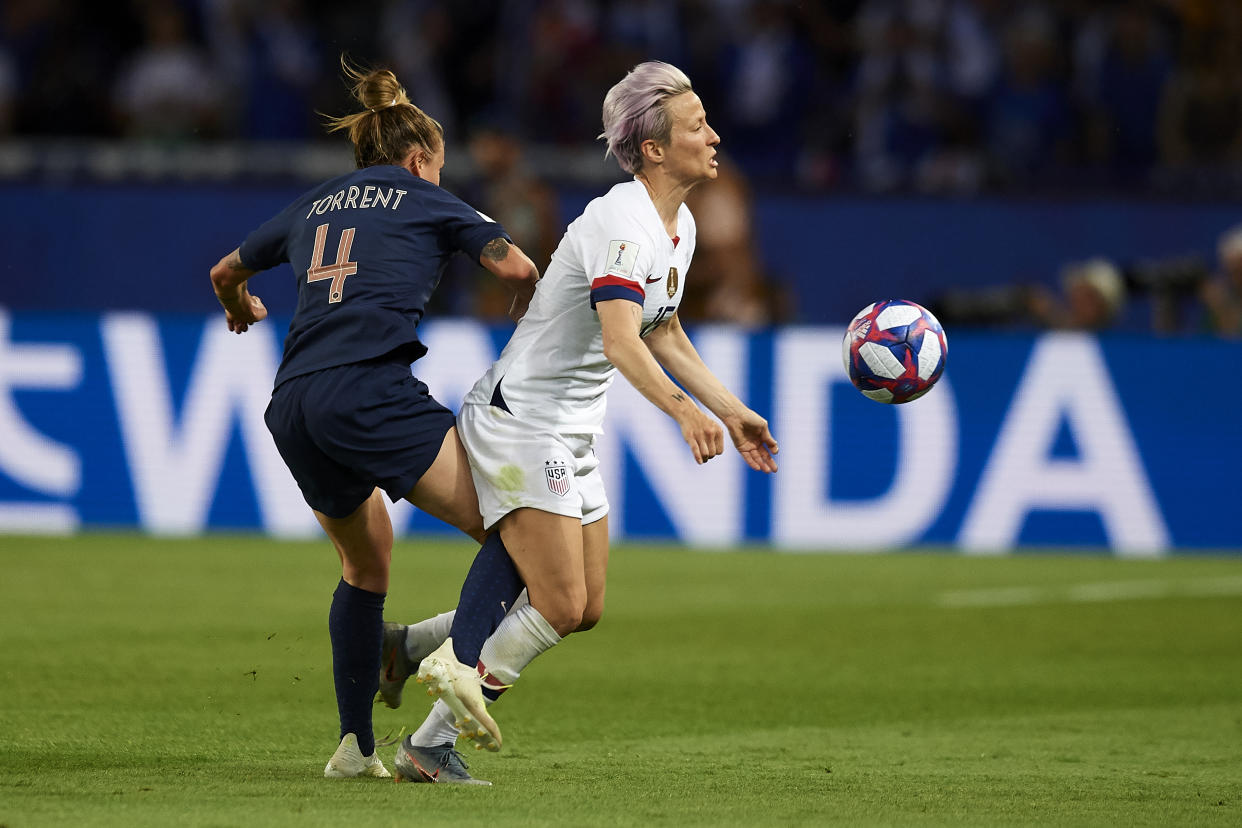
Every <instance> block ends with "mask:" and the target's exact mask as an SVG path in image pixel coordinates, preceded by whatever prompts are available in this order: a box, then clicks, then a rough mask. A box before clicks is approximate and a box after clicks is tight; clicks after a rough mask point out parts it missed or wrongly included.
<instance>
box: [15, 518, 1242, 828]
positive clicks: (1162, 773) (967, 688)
mask: <svg viewBox="0 0 1242 828" xmlns="http://www.w3.org/2000/svg"><path fill="white" fill-rule="evenodd" d="M472 551H473V550H472V548H471V546H470V545H469V544H468V543H465V542H456V541H452V540H444V539H431V540H418V539H409V540H405V541H402V542H400V543H399V544H398V547H397V549H396V550H395V553H394V578H393V583H394V586H393V590H392V592H391V593H390V595H389V599H388V612H387V615H388V617H390V618H394V619H397V620H403V621H412V620H416V619H418V618H421V617H423V616H425V615H427V614H430V613H432V612H437V611H441V610H444V609H447V608H449V607H451V606H452V604H453V603H454V602H455V598H456V591H457V588H458V586H459V585H460V581H461V578H462V576H463V575H464V573H465V570H466V568H467V566H468V565H469V561H470V558H471V555H472ZM0 564H2V565H3V576H0V637H2V640H3V647H2V648H0V652H2V657H0V743H2V744H3V749H0V826H4V828H25V826H39V825H47V826H53V825H54V826H65V825H159V826H166V825H201V826H225V825H238V826H267V825H298V826H306V825H333V826H340V825H352V824H358V825H374V826H385V825H394V826H395V825H402V826H408V825H471V824H474V825H487V826H496V825H642V826H652V825H668V826H680V825H713V826H727V825H728V826H731V825H746V826H752V825H822V824H843V825H987V826H991V825H1022V824H1027V825H1043V824H1046V825H1125V826H1138V825H1161V826H1163V825H1239V824H1242V558H1239V557H1233V558H1230V557H1215V558H1212V557H1202V558H1190V557H1175V558H1172V559H1166V560H1160V561H1124V560H1115V559H1109V558H1101V557H1093V556H1087V555H1059V556H1057V555H1050V554H1039V555H1023V556H1016V557H1006V558H986V559H980V558H968V557H962V556H955V555H949V554H893V555H774V554H769V553H766V552H762V551H756V550H750V551H742V552H739V553H736V554H715V553H710V552H694V551H689V550H685V549H681V548H677V547H656V546H625V547H619V548H617V549H615V550H614V551H613V555H612V572H611V577H610V584H609V595H608V610H607V612H606V613H605V618H604V621H603V623H602V624H601V625H600V627H599V628H597V629H596V630H594V631H592V632H590V633H586V634H583V635H579V636H575V637H571V638H570V639H568V640H567V641H566V642H564V643H563V644H562V645H561V646H559V647H557V648H556V649H555V650H553V651H552V652H550V653H548V654H547V655H546V656H544V657H542V658H541V659H539V660H538V661H536V662H535V663H534V664H532V665H531V666H530V667H529V668H528V669H527V671H526V673H525V674H524V675H523V677H522V680H521V682H520V683H519V684H518V686H517V687H516V688H515V689H514V690H512V691H510V692H509V693H508V694H507V695H506V696H505V698H504V699H503V700H502V701H501V702H500V703H499V704H498V705H496V707H495V708H493V712H494V713H495V715H496V717H497V719H498V721H499V722H500V724H501V727H502V728H503V729H504V734H505V749H504V750H503V751H502V752H500V753H498V754H484V755H481V754H478V753H476V752H474V751H469V752H468V756H467V759H468V761H470V763H471V771H472V772H474V773H475V774H476V775H478V776H481V777H483V778H487V779H491V780H492V781H493V782H494V787H492V788H483V789H479V788H470V789H463V788H457V787H452V786H431V785H394V784H391V783H389V782H386V781H382V780H346V781H329V780H325V779H323V778H322V771H323V765H324V763H325V762H326V761H327V758H328V756H329V755H330V754H331V753H332V751H333V749H334V747H335V744H336V737H337V734H336V712H335V706H334V702H333V697H332V685H331V670H330V668H329V651H328V641H327V631H326V618H327V611H328V602H329V598H330V594H331V592H332V589H333V588H334V586H335V583H336V578H337V573H338V571H339V570H338V568H337V564H336V559H335V555H334V553H333V552H332V550H331V547H330V546H329V545H328V544H327V543H326V541H325V542H306V543H294V542H276V541H270V540H266V539H262V538H256V537H233V536H209V537H206V538H199V539H192V540H161V539H152V538H146V537H140V536H134V535H121V534H117V535H106V534H99V535H83V536H80V537H76V538H26V537H14V536H0ZM410 689H411V692H410V693H408V694H407V701H406V705H405V707H403V708H402V709H401V710H397V711H390V710H387V709H385V708H377V709H376V730H377V732H378V733H379V734H380V735H383V734H384V733H385V732H386V731H388V730H390V729H391V730H397V729H399V728H401V727H402V726H404V727H405V728H407V729H412V728H413V727H415V726H417V724H418V723H419V722H420V721H421V719H422V716H423V714H424V713H425V711H426V709H427V706H428V703H429V701H428V699H427V698H426V696H424V695H422V694H421V693H417V692H414V691H416V690H417V686H416V685H411V688H410ZM382 750H383V753H382V754H381V755H382V756H383V759H384V761H385V763H386V764H388V765H389V766H390V767H391V755H392V748H383V749H382Z"/></svg>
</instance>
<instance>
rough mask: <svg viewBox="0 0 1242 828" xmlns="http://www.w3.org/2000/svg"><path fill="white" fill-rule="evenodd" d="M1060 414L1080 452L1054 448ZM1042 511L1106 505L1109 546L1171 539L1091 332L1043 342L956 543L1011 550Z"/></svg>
mask: <svg viewBox="0 0 1242 828" xmlns="http://www.w3.org/2000/svg"><path fill="white" fill-rule="evenodd" d="M1062 419H1064V421H1065V422H1066V424H1067V425H1068V426H1069V429H1070V431H1071V433H1072V435H1073V438H1074V442H1075V444H1076V445H1077V447H1078V455H1079V456H1078V457H1077V458H1057V457H1052V456H1050V454H1049V452H1050V451H1051V449H1052V446H1053V443H1054V441H1055V440H1056V437H1057V432H1058V430H1059V427H1060V424H1061V422H1062ZM1036 509H1059V510H1075V511H1093V512H1097V513H1099V515H1100V518H1101V519H1102V520H1103V523H1104V530H1105V533H1106V534H1107V536H1108V540H1109V544H1110V545H1112V546H1113V547H1114V548H1115V549H1117V550H1118V552H1119V553H1121V554H1123V555H1132V556H1143V557H1151V556H1156V555H1159V554H1160V553H1161V552H1163V551H1164V550H1166V549H1167V548H1168V547H1169V533H1168V530H1167V528H1166V527H1165V524H1164V519H1163V517H1162V516H1161V514H1160V508H1159V506H1158V505H1157V503H1156V499H1155V497H1154V495H1153V494H1152V490H1151V485H1150V483H1149V482H1148V480H1147V475H1146V474H1145V472H1144V470H1143V464H1142V462H1141V460H1140V459H1139V454H1138V450H1137V448H1136V447H1135V445H1134V438H1133V435H1132V434H1131V433H1130V429H1129V425H1128V424H1127V422H1126V418H1125V414H1124V413H1123V411H1122V409H1121V405H1120V403H1119V401H1118V399H1117V393H1116V391H1115V390H1114V388H1113V383H1112V379H1111V378H1110V377H1109V374H1108V368H1107V366H1106V365H1105V364H1104V357H1103V354H1101V353H1100V346H1099V343H1098V342H1096V340H1095V339H1093V338H1092V337H1090V336H1087V335H1085V334H1048V335H1046V336H1043V337H1041V338H1040V339H1038V340H1037V341H1036V343H1035V348H1034V350H1033V351H1032V353H1031V357H1030V360H1029V362H1028V363H1027V367H1026V371H1025V372H1024V374H1023V376H1022V380H1021V382H1020V384H1019V386H1018V390H1017V392H1016V393H1015V395H1014V398H1013V402H1012V403H1011V404H1010V407H1009V412H1008V414H1006V416H1005V421H1004V423H1003V424H1002V426H1001V430H1000V435H999V436H998V437H997V440H996V446H995V447H994V448H993V450H992V456H991V459H990V460H989V461H988V464H987V466H986V468H985V469H984V471H983V476H982V478H981V479H980V481H979V485H978V487H977V488H976V490H975V498H974V501H973V502H972V503H971V505H970V508H969V510H968V511H967V513H966V518H965V520H964V521H963V523H962V529H961V534H960V536H959V542H960V543H961V545H962V546H963V547H964V548H965V550H966V551H967V552H971V553H974V554H988V553H998V552H1001V551H1003V550H1006V549H1009V548H1011V547H1013V546H1015V545H1016V544H1017V542H1018V535H1019V533H1020V532H1021V530H1022V524H1023V522H1024V521H1025V519H1026V516H1027V515H1028V514H1029V513H1030V512H1031V511H1033V510H1036Z"/></svg>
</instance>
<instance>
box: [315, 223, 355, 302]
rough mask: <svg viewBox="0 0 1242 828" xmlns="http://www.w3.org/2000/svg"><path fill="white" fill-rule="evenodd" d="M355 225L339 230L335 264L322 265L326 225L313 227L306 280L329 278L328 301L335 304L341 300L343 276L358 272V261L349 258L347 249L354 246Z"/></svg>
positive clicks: (326, 231)
mask: <svg viewBox="0 0 1242 828" xmlns="http://www.w3.org/2000/svg"><path fill="white" fill-rule="evenodd" d="M357 229H358V228H356V227H346V228H345V229H344V230H342V231H341V243H340V244H339V245H337V248H336V264H331V265H328V266H327V267H324V264H323V246H324V244H325V243H326V242H327V240H328V225H326V224H321V225H319V226H318V227H316V228H315V252H314V253H312V254H311V266H310V270H308V271H306V281H307V283H308V284H309V283H310V282H320V281H323V280H324V279H331V280H332V284H331V285H329V286H328V302H329V303H331V304H335V303H336V302H339V301H341V292H342V290H344V288H345V277H346V276H353V275H354V274H355V273H357V272H358V263H357V262H351V261H350V260H349V249H350V248H351V247H353V246H354V231H355V230H357Z"/></svg>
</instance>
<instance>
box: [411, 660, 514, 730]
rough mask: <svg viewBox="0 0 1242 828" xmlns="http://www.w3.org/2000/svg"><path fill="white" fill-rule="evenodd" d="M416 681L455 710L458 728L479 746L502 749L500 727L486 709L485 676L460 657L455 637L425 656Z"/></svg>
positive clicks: (431, 694)
mask: <svg viewBox="0 0 1242 828" xmlns="http://www.w3.org/2000/svg"><path fill="white" fill-rule="evenodd" d="M415 680H416V681H417V682H418V683H419V684H424V685H426V686H427V695H429V696H439V697H440V698H442V699H444V703H445V704H447V705H448V707H449V710H452V711H453V716H454V717H455V719H456V721H455V722H454V724H455V725H456V726H457V729H458V730H460V731H461V735H463V736H465V737H466V738H467V739H469V740H470V741H472V742H474V746H475V748H476V749H481V750H491V751H496V750H500V727H499V725H497V724H496V720H495V719H493V718H492V717H491V715H490V714H489V713H488V712H487V702H486V701H485V700H484V699H483V679H482V678H481V677H480V676H479V672H478V670H477V669H475V668H474V667H467V666H466V665H465V664H462V663H461V662H460V661H458V660H457V655H456V653H454V652H453V639H452V638H446V639H445V640H444V643H443V644H441V645H440V648H439V649H438V650H436V651H435V652H434V653H432V654H431V655H429V656H426V657H424V658H423V660H422V663H421V664H419V666H418V677H417V678H416V679H415Z"/></svg>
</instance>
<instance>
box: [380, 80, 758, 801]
mask: <svg viewBox="0 0 1242 828" xmlns="http://www.w3.org/2000/svg"><path fill="white" fill-rule="evenodd" d="M603 122H604V134H603V135H602V136H601V137H603V138H606V139H607V141H608V150H609V152H611V153H612V154H613V155H615V156H616V157H617V160H618V162H619V163H620V164H621V166H622V168H623V169H625V170H626V171H627V172H629V173H632V174H633V175H634V178H633V180H631V181H627V182H624V183H622V184H618V185H616V186H615V187H613V188H612V189H611V190H610V191H609V192H608V193H607V194H605V195H604V196H601V197H600V198H597V199H595V200H594V201H592V202H591V203H590V204H589V205H588V206H587V208H586V210H585V211H584V212H583V214H582V215H581V216H580V217H578V218H577V219H576V220H575V221H574V222H573V223H572V224H570V226H569V228H568V230H567V231H566V232H565V236H564V238H563V239H562V241H561V243H560V246H559V247H558V248H557V250H556V253H555V254H554V255H553V256H552V261H551V263H550V264H549V265H548V267H547V269H546V272H545V274H544V278H543V281H542V282H541V283H540V287H539V291H538V293H537V294H536V295H535V297H534V298H533V300H532V301H531V304H530V310H529V312H528V313H527V314H526V315H525V316H524V317H523V318H522V320H521V321H520V322H519V323H518V326H517V330H516V331H514V333H513V336H512V338H511V339H510V340H509V343H508V345H506V346H505V349H504V352H503V353H502V354H501V355H500V358H499V359H498V360H497V361H496V362H495V364H493V366H492V368H491V370H490V371H488V372H487V374H485V375H484V376H483V378H482V379H480V380H479V381H478V382H477V383H476V384H475V386H474V388H473V389H472V390H471V391H470V393H469V394H467V395H466V399H465V402H464V404H463V405H462V408H461V411H460V413H459V414H458V420H457V423H458V431H459V433H460V435H461V438H462V441H463V443H464V444H465V446H466V450H467V453H468V455H469V458H470V465H471V470H472V473H473V475H474V482H475V487H476V489H477V491H478V496H479V504H480V508H481V509H482V512H483V523H484V526H486V527H487V528H488V529H489V530H491V529H495V530H496V534H499V535H500V537H501V538H502V539H503V544H504V547H505V548H506V549H507V550H508V554H509V556H511V557H512V560H513V562H514V563H516V565H517V570H518V571H519V572H520V573H521V577H522V579H523V580H524V581H525V585H526V587H527V590H528V597H529V603H526V604H523V603H520V602H519V604H518V605H517V606H516V607H515V606H514V600H515V598H517V597H518V596H517V592H518V591H520V587H521V584H516V587H517V589H516V590H515V591H514V592H513V593H512V594H510V595H499V596H498V595H496V594H495V590H494V585H495V584H496V583H497V582H498V579H497V578H495V577H493V578H491V583H490V584H486V583H485V584H483V585H482V587H477V586H476V585H475V584H474V583H473V581H474V579H475V577H476V575H480V576H481V575H482V574H483V573H484V572H485V571H486V570H487V569H488V568H489V567H492V566H495V560H494V559H493V560H492V561H491V562H489V563H488V564H487V565H486V566H481V565H480V561H479V560H476V562H475V565H474V567H472V568H471V572H470V575H469V576H467V580H466V584H465V585H464V586H463V588H462V602H461V603H459V604H458V607H457V611H456V613H455V615H454V617H453V619H452V627H451V631H450V632H451V635H450V637H449V638H448V639H447V640H446V641H445V642H444V644H443V645H442V646H441V647H440V648H438V649H437V650H435V652H431V653H427V652H426V646H425V643H424V644H423V645H422V646H417V645H415V643H414V642H413V639H414V638H421V639H422V640H423V641H424V642H425V641H426V639H427V638H428V636H426V635H423V634H422V633H421V632H420V630H419V628H420V627H422V626H423V625H427V624H431V625H432V626H435V625H436V623H437V621H439V619H429V621H427V622H423V624H422V625H414V626H413V627H411V628H409V630H408V631H407V630H406V629H405V628H402V627H399V626H397V625H389V626H388V627H386V629H385V635H384V656H385V664H388V663H390V662H391V661H394V660H400V659H405V660H406V661H407V663H406V665H405V667H404V668H403V670H404V672H412V671H413V669H414V661H415V659H417V660H418V661H419V662H420V663H419V666H418V668H417V669H418V680H419V681H421V682H424V683H426V684H428V685H429V686H431V687H432V688H433V689H434V690H435V691H436V692H439V693H441V694H442V699H443V701H444V702H445V703H446V704H447V705H448V707H449V708H452V706H453V704H454V699H453V698H452V697H453V694H454V693H455V692H456V690H457V688H458V687H462V688H463V689H469V688H470V682H469V681H467V680H466V679H465V678H464V676H465V675H466V674H469V675H470V676H474V675H475V670H473V669H471V668H473V667H475V665H476V664H477V665H478V666H477V670H478V673H480V674H483V675H484V680H485V681H486V682H487V683H489V684H491V686H492V690H491V691H490V693H489V696H490V697H494V696H495V694H496V692H497V691H499V690H500V689H502V688H503V687H504V686H507V685H509V684H512V683H513V681H514V680H516V678H517V676H518V673H519V672H520V671H521V670H522V668H524V667H525V666H526V664H527V663H529V662H530V660H531V659H533V658H534V657H535V656H536V655H538V654H539V653H540V652H542V651H544V650H546V649H548V648H549V647H551V646H553V645H554V644H556V643H557V642H558V641H559V640H560V639H561V637H563V636H565V635H568V634H569V633H571V632H575V631H582V630H587V629H590V628H591V627H592V626H594V625H595V623H596V622H597V621H598V620H599V618H600V616H601V614H602V613H603V607H604V587H605V575H606V573H607V568H608V520H607V514H608V500H607V497H606V495H605V492H604V486H603V481H602V478H601V477H600V473H599V461H598V459H597V458H596V457H595V452H594V451H593V445H594V441H595V435H596V434H597V433H599V431H600V430H601V426H602V424H603V419H604V404H605V394H606V392H607V390H608V387H609V385H610V384H611V383H612V381H613V379H614V377H615V374H616V373H617V372H618V371H620V373H621V374H622V375H623V376H625V378H626V379H628V380H629V381H630V383H631V384H632V385H633V386H634V387H635V388H636V389H637V390H638V391H639V392H640V393H642V395H643V396H644V397H646V398H647V399H648V400H649V401H650V402H651V403H652V404H653V405H654V406H656V407H657V408H659V409H660V410H661V411H663V412H664V413H665V414H667V415H669V416H670V417H672V418H673V419H674V420H675V421H676V423H677V424H678V426H679V427H680V428H681V433H682V436H683V438H684V439H685V441H686V443H687V445H688V447H689V449H690V451H691V452H692V453H693V455H694V458H695V460H696V461H698V462H700V463H703V462H706V461H708V460H710V459H711V458H713V457H715V456H717V455H719V454H721V453H722V452H723V451H724V434H725V432H726V431H727V433H728V435H729V437H730V439H731V440H732V442H733V445H734V447H735V448H736V449H737V451H738V452H739V454H740V455H741V456H742V458H743V459H744V460H745V461H746V463H747V464H748V465H749V466H750V467H751V468H753V469H755V470H757V471H762V472H769V473H770V472H775V471H776V461H775V458H774V457H773V455H774V454H776V452H777V444H776V440H775V439H774V438H773V437H772V434H771V433H770V432H769V430H768V424H767V421H766V420H764V419H763V418H762V417H761V416H759V415H758V414H756V413H755V412H754V411H752V410H750V409H749V408H747V407H746V406H745V405H744V404H743V403H742V402H741V400H739V399H738V398H737V397H736V396H734V395H733V394H732V393H731V392H730V391H729V390H728V389H727V388H725V386H724V385H723V384H722V383H721V382H720V380H719V379H717V378H716V376H715V375H714V374H713V373H712V372H711V370H710V369H709V368H708V367H707V366H706V365H705V364H704V363H703V360H702V359H701V358H700V357H699V355H698V352H697V351H696V350H695V348H694V346H693V344H691V342H690V339H689V338H688V337H687V336H686V333H685V331H684V330H683V329H682V326H681V322H680V320H679V318H678V315H677V307H678V305H679V303H680V301H681V296H682V292H683V289H684V284H685V282H684V279H685V276H686V272H687V270H688V268H689V266H690V260H691V257H692V256H693V253H694V241H695V226H694V218H693V216H691V214H690V211H689V209H688V208H687V207H686V206H685V204H684V201H685V197H686V194H687V193H689V192H690V191H691V190H692V189H693V188H694V187H695V186H697V185H698V184H700V183H703V182H705V181H710V180H712V179H714V178H715V177H716V160H715V156H716V146H717V144H719V143H720V138H719V136H718V135H716V133H715V131H714V130H712V128H711V127H710V126H709V125H708V123H707V115H706V113H705V112H704V109H703V105H702V103H701V102H700V101H699V97H698V95H696V94H695V93H694V90H693V89H692V88H691V86H690V81H689V79H688V78H687V77H686V76H685V74H684V73H683V72H681V70H679V69H677V68H676V67H674V66H670V65H669V64H666V63H661V62H658V61H652V62H648V63H643V64H640V65H639V66H637V67H635V68H634V69H633V70H632V71H631V72H630V73H629V74H628V75H627V76H626V77H625V78H624V79H622V80H621V82H619V83H618V84H617V85H616V86H614V87H613V88H612V90H610V91H609V93H608V95H607V97H606V98H605V99H604V107H603ZM708 277H709V278H710V274H708ZM666 371H667V372H668V373H667V374H666V373H665V372H666ZM668 374H671V375H672V376H673V377H674V378H676V380H677V381H678V382H679V383H680V384H681V387H680V388H679V387H678V385H676V384H674V382H673V380H672V379H670V378H669V376H668ZM682 388H685V389H686V391H688V392H689V393H686V391H683V390H682ZM691 395H693V397H694V398H697V399H698V400H699V401H700V402H701V403H702V404H703V405H704V406H706V407H707V408H708V409H709V410H710V411H711V412H712V414H714V415H716V417H717V418H718V419H719V421H720V423H717V422H716V420H713V419H712V418H711V417H709V416H708V415H707V414H705V413H704V412H703V411H702V410H700V408H699V407H698V405H697V404H696V403H695V399H693V398H692V397H691ZM720 424H723V425H724V429H723V430H722V429H721V425H720ZM483 594H486V595H487V596H488V598H486V599H484V598H480V597H479V596H480V595H483ZM502 601H503V602H505V603H504V605H505V606H507V607H510V608H511V610H510V612H509V613H508V615H507V616H505V617H504V619H503V621H501V622H500V624H499V626H498V627H496V625H495V623H493V621H492V620H490V619H489V620H487V621H486V623H479V622H478V621H477V620H476V619H475V618H474V616H478V615H480V614H482V615H484V616H486V614H487V608H488V607H489V606H491V605H499V604H500V603H501V602H502ZM480 608H481V610H480ZM442 618H443V616H441V617H440V619H442ZM441 627H442V624H441ZM493 627H496V631H495V633H494V634H492V635H491V636H490V638H489V637H488V634H489V633H491V632H492V628H493ZM485 639H486V645H485V644H484V640H485ZM398 657H400V659H398ZM385 684H388V685H389V686H381V692H382V693H384V700H385V701H386V702H389V704H390V706H396V705H395V703H399V701H400V696H399V694H397V693H396V692H395V687H393V686H391V685H392V684H393V683H391V682H386V683H385ZM394 702H395V703H394ZM493 724H494V723H493ZM467 735H471V737H472V738H475V735H478V734H477V731H476V732H475V734H470V733H468V734H467ZM456 736H457V734H456V731H455V729H454V727H453V720H452V717H451V716H449V715H448V711H446V710H445V708H444V707H443V706H440V705H437V707H435V708H433V711H432V715H431V717H429V719H428V720H427V721H426V722H425V723H424V724H423V726H422V727H421V728H419V730H418V731H417V732H415V733H414V734H412V736H410V737H408V738H406V739H405V741H404V742H403V743H402V745H401V747H400V748H399V749H398V751H397V756H396V759H395V762H396V768H397V771H398V773H400V774H401V775H402V776H405V777H406V778H410V779H414V780H415V781H433V782H444V781H452V782H459V783H469V782H472V781H475V780H472V779H471V778H470V777H469V775H468V774H465V773H464V772H462V771H461V770H460V769H458V768H455V767H441V768H438V769H433V768H427V767H426V766H425V764H424V763H423V762H422V761H421V758H420V757H422V756H424V755H426V754H427V753H428V751H429V749H431V748H436V747H437V746H438V747H439V749H440V750H441V752H442V751H443V750H444V748H446V747H451V745H452V744H453V742H454V740H455V739H456ZM475 741H476V744H480V743H482V745H483V746H484V747H492V748H493V749H494V747H495V746H494V745H493V744H492V743H491V742H489V741H487V739H486V738H484V739H483V740H482V741H480V739H478V738H476V739H475ZM437 771H440V772H439V773H438V775H437Z"/></svg>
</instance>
